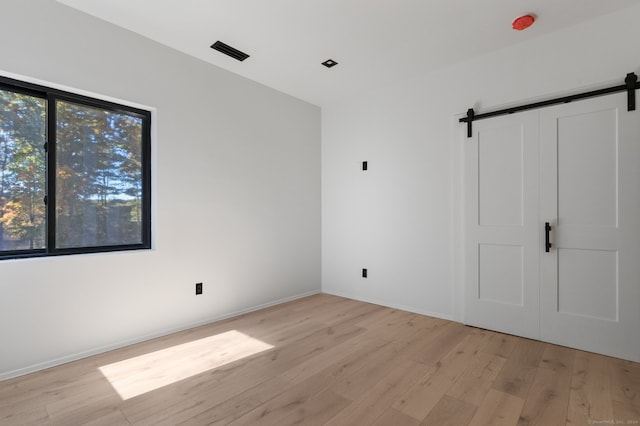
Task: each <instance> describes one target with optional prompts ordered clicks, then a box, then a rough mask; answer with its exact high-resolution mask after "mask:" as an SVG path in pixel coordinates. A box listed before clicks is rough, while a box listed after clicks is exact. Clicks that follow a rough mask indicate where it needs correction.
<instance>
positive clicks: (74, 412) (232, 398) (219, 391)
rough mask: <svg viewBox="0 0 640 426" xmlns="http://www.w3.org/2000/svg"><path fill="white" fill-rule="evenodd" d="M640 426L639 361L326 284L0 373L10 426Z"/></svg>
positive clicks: (1, 419)
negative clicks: (82, 354)
mask: <svg viewBox="0 0 640 426" xmlns="http://www.w3.org/2000/svg"><path fill="white" fill-rule="evenodd" d="M209 424H211V425H227V424H228V425H278V426H283V425H293V424H303V425H378V426H403V425H412V426H415V425H439V426H442V425H453V426H465V425H472V426H478V425H491V426H498V425H520V426H524V425H544V426H553V425H589V424H619V425H638V424H640V364H638V363H633V362H628V361H622V360H619V359H615V358H610V357H605V356H601V355H595V354H591V353H586V352H582V351H578V350H574V349H568V348H564V347H560V346H556V345H551V344H546V343H542V342H537V341H533V340H527V339H523V338H519V337H514V336H509V335H505V334H500V333H495V332H491V331H487V330H481V329H476V328H471V327H465V326H463V325H461V324H458V323H454V322H450V321H445V320H441V319H436V318H431V317H426V316H422V315H418V314H413V313H409V312H403V311H399V310H394V309H390V308H385V307H381V306H377V305H372V304H367V303H362V302H357V301H353V300H349V299H344V298H340V297H335V296H330V295H325V294H319V295H315V296H311V297H307V298H304V299H300V300H296V301H294V302H290V303H286V304H283V305H279V306H275V307H272V308H269V309H265V310H262V311H259V312H254V313H250V314H247V315H243V316H240V317H237V318H233V319H229V320H226V321H221V322H217V323H213V324H209V325H206V326H202V327H198V328H195V329H192V330H188V331H185V332H181V333H176V334H173V335H170V336H165V337H162V338H159V339H154V340H151V341H148V342H144V343H141V344H138V345H133V346H129V347H126V348H123V349H119V350H115V351H111V352H108V353H104V354H101V355H98V356H94V357H91V358H86V359H83V360H80V361H76V362H73V363H69V364H66V365H63V366H59V367H55V368H51V369H48V370H44V371H41V372H38V373H34V374H30V375H27V376H23V377H19V378H16V379H12V380H7V381H4V382H0V425H20V426H22V425H64V426H73V425H209Z"/></svg>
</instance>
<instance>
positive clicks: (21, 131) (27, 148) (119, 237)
mask: <svg viewBox="0 0 640 426" xmlns="http://www.w3.org/2000/svg"><path fill="white" fill-rule="evenodd" d="M49 107H53V106H49ZM55 108H56V115H57V123H56V173H55V174H56V192H55V195H56V218H55V221H56V231H57V232H56V246H57V247H61V248H62V247H64V248H66V247H88V246H89V247H90V246H104V245H120V244H129V243H139V242H140V241H141V213H140V210H141V197H142V188H141V186H140V182H141V177H142V176H141V175H142V168H141V163H142V150H141V147H142V124H141V120H140V119H137V118H135V117H132V116H130V115H127V114H121V113H117V112H110V111H105V110H103V109H99V108H92V107H89V106H85V105H80V104H75V103H71V102H65V101H57V102H56V105H55ZM46 111H47V104H46V101H45V100H44V99H41V98H37V97H33V96H29V95H23V94H19V93H15V92H11V91H5V90H0V251H7V250H22V249H34V248H44V247H45V243H46V241H45V235H46V229H45V227H46V206H45V204H44V196H45V193H46V168H47V164H46V153H45V152H44V148H43V145H44V143H45V141H46V120H47V116H46Z"/></svg>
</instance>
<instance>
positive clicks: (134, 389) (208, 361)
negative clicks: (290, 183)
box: [99, 330, 273, 400]
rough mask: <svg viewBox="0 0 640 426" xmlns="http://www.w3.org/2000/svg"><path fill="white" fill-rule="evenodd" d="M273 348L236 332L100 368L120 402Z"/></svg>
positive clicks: (232, 331) (225, 333)
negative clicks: (120, 399)
mask: <svg viewBox="0 0 640 426" xmlns="http://www.w3.org/2000/svg"><path fill="white" fill-rule="evenodd" d="M271 348H273V346H272V345H269V344H268V343H265V342H262V341H260V340H258V339H254V338H253V337H250V336H247V335H246V334H243V333H240V332H239V331H236V330H231V331H227V332H224V333H221V334H216V335H215V336H210V337H205V338H203V339H199V340H194V341H192V342H187V343H183V344H181V345H176V346H172V347H170V348H166V349H161V350H158V351H155V352H150V353H148V354H144V355H140V356H137V357H134V358H129V359H125V360H123V361H119V362H115V363H113V364H108V365H104V366H102V367H100V368H99V369H100V371H101V372H102V374H103V375H104V376H105V377H106V378H107V380H109V382H110V383H111V385H112V386H113V388H114V389H115V390H116V391H117V392H118V394H119V395H120V397H121V398H122V399H123V400H127V399H130V398H133V397H136V396H138V395H142V394H144V393H147V392H151V391H153V390H155V389H159V388H161V387H163V386H167V385H170V384H172V383H175V382H177V381H180V380H183V379H186V378H188V377H192V376H195V375H197V374H200V373H203V372H205V371H208V370H212V369H214V368H217V367H220V366H223V365H225V364H229V363H231V362H234V361H237V360H240V359H242V358H245V357H248V356H251V355H254V354H257V353H259V352H263V351H266V350H268V349H271Z"/></svg>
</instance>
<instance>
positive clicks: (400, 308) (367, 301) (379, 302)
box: [322, 289, 458, 322]
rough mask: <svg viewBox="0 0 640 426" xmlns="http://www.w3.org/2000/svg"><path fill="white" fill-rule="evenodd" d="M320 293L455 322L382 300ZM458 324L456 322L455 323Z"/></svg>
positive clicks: (324, 291) (431, 313)
mask: <svg viewBox="0 0 640 426" xmlns="http://www.w3.org/2000/svg"><path fill="white" fill-rule="evenodd" d="M322 293H325V294H331V295H333V296H338V297H345V298H347V299H353V300H358V301H360V302H366V303H373V304H374V305H380V306H386V307H387V308H393V309H399V310H401V311H407V312H412V313H414V314H420V315H426V316H428V317H434V318H440V319H444V320H449V321H455V320H454V319H453V315H445V314H442V313H439V312H431V311H425V310H423V309H418V308H414V307H411V306H404V305H398V304H395V303H388V302H385V301H382V300H376V299H370V298H367V297H357V296H354V295H352V294H348V293H342V292H336V291H327V290H324V289H323V290H322ZM456 322H458V321H456Z"/></svg>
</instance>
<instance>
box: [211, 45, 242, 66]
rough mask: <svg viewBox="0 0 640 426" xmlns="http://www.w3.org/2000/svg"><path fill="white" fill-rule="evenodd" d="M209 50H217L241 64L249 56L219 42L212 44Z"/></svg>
mask: <svg viewBox="0 0 640 426" xmlns="http://www.w3.org/2000/svg"><path fill="white" fill-rule="evenodd" d="M211 48H212V49H214V50H217V51H218V52H220V53H224V54H225V55H227V56H231V57H232V58H233V59H237V60H238V61H241V62H242V61H244V60H245V59H247V58H248V57H249V55H247V54H246V53H244V52H241V51H239V50H238V49H236V48H234V47H231V46H229V45H228V44H225V43H223V42H221V41H220V40H218V41H216V42H215V43H213V44H212V45H211Z"/></svg>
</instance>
